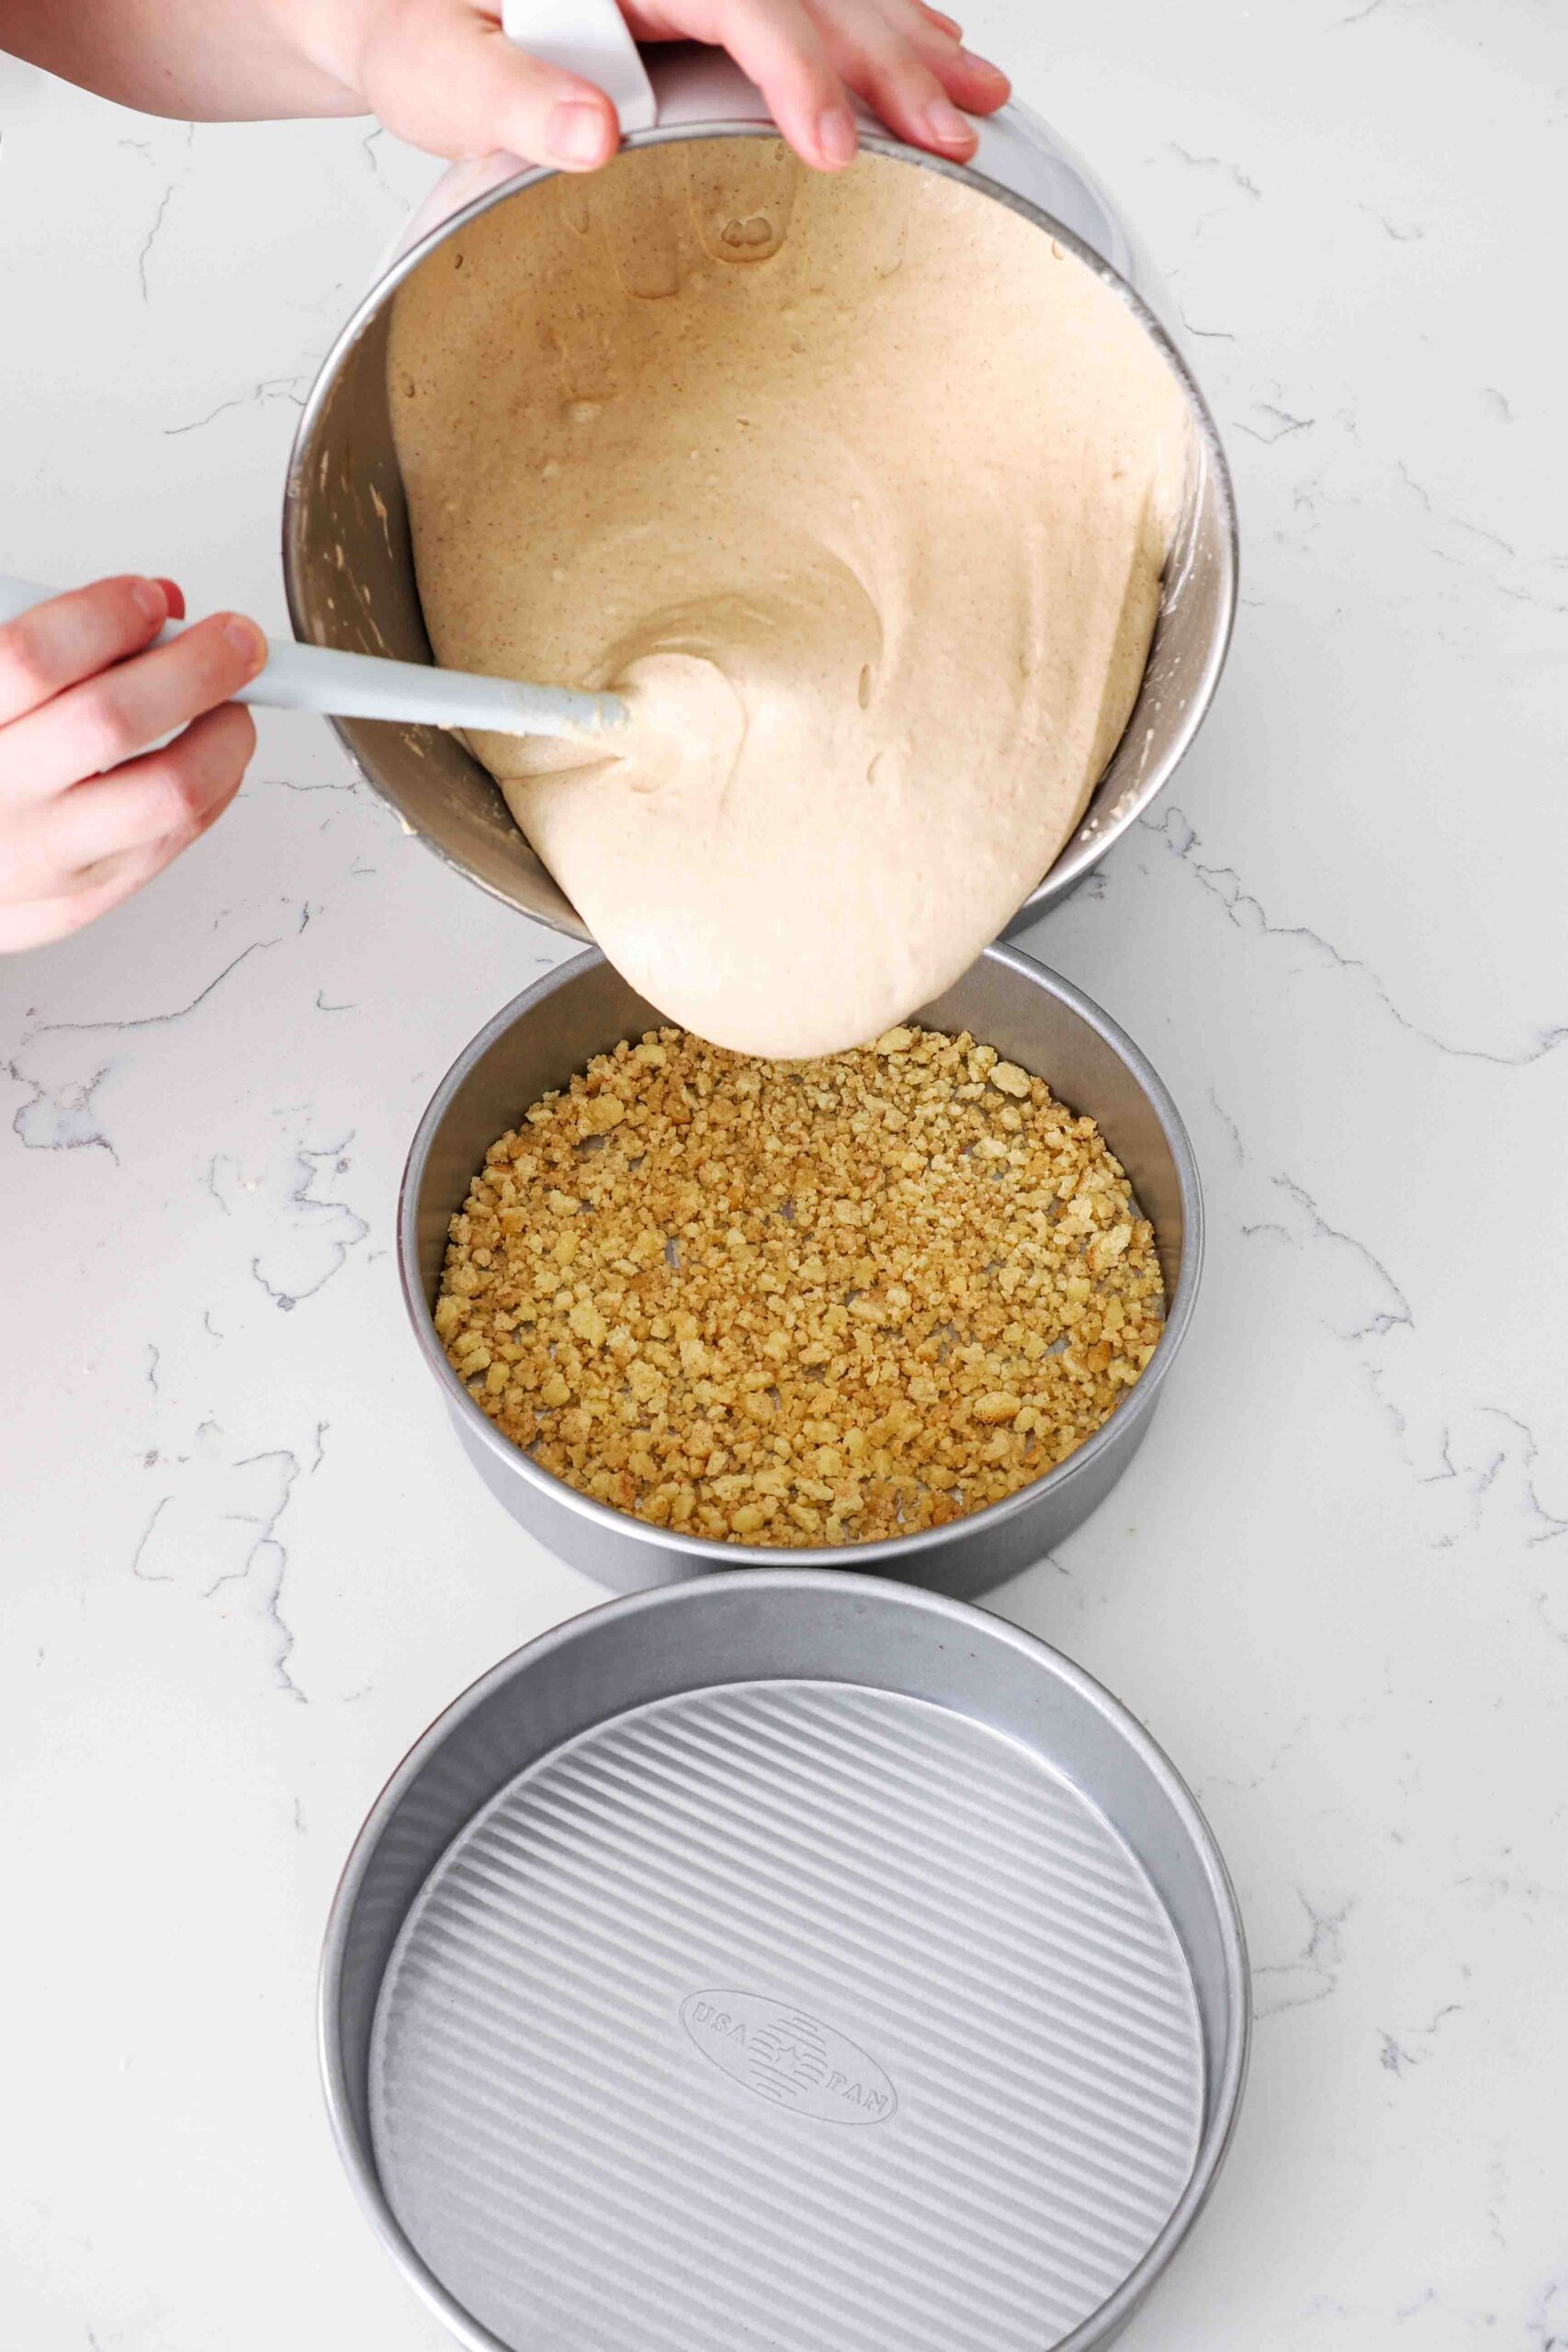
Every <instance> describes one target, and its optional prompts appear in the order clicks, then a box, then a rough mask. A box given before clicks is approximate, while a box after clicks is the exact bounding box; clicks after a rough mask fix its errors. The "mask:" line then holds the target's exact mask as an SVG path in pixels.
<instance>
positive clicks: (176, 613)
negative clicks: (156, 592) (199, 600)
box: [157, 572, 186, 621]
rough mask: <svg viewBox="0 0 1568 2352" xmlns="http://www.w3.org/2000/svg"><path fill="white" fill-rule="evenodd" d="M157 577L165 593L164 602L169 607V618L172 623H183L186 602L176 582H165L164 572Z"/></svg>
mask: <svg viewBox="0 0 1568 2352" xmlns="http://www.w3.org/2000/svg"><path fill="white" fill-rule="evenodd" d="M157 577H158V585H159V587H160V588H161V589H162V590H163V592H164V604H165V605H167V607H168V613H169V618H170V619H171V620H172V621H183V620H184V618H185V616H186V600H185V598H184V596H183V595H182V594H180V591H179V588H178V587H177V585H176V584H175V582H174V581H172V580H165V579H164V576H163V574H162V572H160V573H159V574H158V575H157Z"/></svg>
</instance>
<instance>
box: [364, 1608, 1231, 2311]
mask: <svg viewBox="0 0 1568 2352" xmlns="http://www.w3.org/2000/svg"><path fill="white" fill-rule="evenodd" d="M1248 2015H1249V2012H1248V1994H1247V1969H1246V1959H1245V1951H1244V1945H1243V1938H1242V1929H1241V1925H1240V1921H1239V1918H1238V1917H1237V1913H1236V1906H1235V1896H1234V1894H1233V1893H1232V1890H1231V1887H1230V1883H1229V1881H1228V1879H1227V1877H1226V1874H1225V1870H1224V1863H1223V1861H1222V1860H1221V1858H1220V1856H1219V1853H1218V1851H1217V1850H1216V1849H1215V1846H1214V1842H1213V1837H1212V1836H1211V1834H1210V1831H1209V1829H1208V1826H1207V1825H1206V1824H1205V1822H1204V1820H1203V1818H1202V1816H1201V1814H1200V1812H1199V1810H1198V1808H1197V1806H1196V1804H1194V1803H1193V1800H1192V1798H1191V1796H1190V1793H1189V1792H1188V1791H1187V1789H1186V1788H1185V1786H1184V1785H1183V1783H1182V1781H1180V1779H1179V1777H1178V1775H1177V1773H1176V1772H1175V1771H1174V1770H1173V1769H1172V1767H1171V1765H1170V1764H1169V1763H1168V1760H1167V1758H1165V1757H1164V1755H1162V1753H1161V1752H1160V1750H1159V1749H1158V1748H1157V1747H1156V1746H1155V1744H1154V1742H1153V1741H1152V1740H1151V1739H1150V1738H1149V1737H1148V1736H1147V1735H1146V1734H1145V1732H1144V1731H1143V1730H1142V1729H1141V1728H1140V1727H1139V1725H1138V1724H1136V1723H1135V1722H1134V1720H1133V1718H1132V1717H1131V1716H1130V1715H1129V1714H1128V1713H1126V1712H1125V1710H1124V1709H1123V1708H1122V1707H1121V1706H1120V1705H1118V1703H1117V1702H1115V1701H1114V1700H1113V1699H1111V1697H1110V1696H1109V1695H1108V1694H1107V1693H1106V1692H1105V1691H1103V1690H1101V1689H1100V1686H1099V1685H1098V1684H1097V1683H1095V1682H1094V1681H1092V1680H1091V1679H1089V1676H1088V1675H1086V1674H1084V1673H1083V1672H1081V1671H1080V1669H1079V1668H1077V1667H1075V1666H1073V1665H1071V1664H1069V1663H1068V1661H1067V1660H1066V1659H1065V1658H1063V1657H1059V1656H1057V1655H1056V1653H1055V1652H1054V1651H1052V1650H1050V1649H1047V1648H1046V1647H1045V1646H1044V1645H1043V1644H1041V1643H1039V1642H1037V1641H1035V1640H1033V1639H1032V1637H1031V1636H1029V1635H1027V1634H1021V1633H1020V1632H1018V1631H1016V1630H1015V1629H1014V1628H1013V1627H1011V1626H1010V1625H1006V1624H1004V1623H1001V1622H1000V1620H998V1619H997V1618H993V1617H989V1616H987V1615H985V1614H984V1613H982V1612H981V1611H977V1610H976V1609H973V1608H970V1607H968V1606H966V1605H964V1604H963V1603H961V1602H957V1601H953V1600H947V1599H944V1598H941V1597H938V1596H934V1595H931V1594H930V1593H924V1592H919V1591H916V1590H913V1589H910V1588H908V1587H907V1586H900V1585H895V1584H891V1583H888V1582H886V1581H884V1580H881V1579H877V1578H872V1577H854V1576H846V1575H839V1574H833V1575H827V1576H824V1575H821V1574H819V1573H818V1574H813V1573H811V1572H808V1571H801V1570H798V1569H776V1570H773V1571H771V1572H769V1573H766V1574H761V1575H755V1574H753V1575H730V1576H723V1577H712V1578H708V1579H705V1580H704V1581H702V1582H700V1583H696V1584H688V1585H684V1586H680V1587H675V1588H665V1589H655V1590H653V1591H650V1592H647V1593H643V1594H639V1595H637V1596H635V1597H633V1598H631V1599H627V1600H616V1601H613V1602H610V1603H608V1604H607V1605H605V1606H604V1607H603V1608H600V1609H598V1610H596V1611H592V1613H590V1614H589V1615H587V1616H585V1617H580V1618H578V1619H575V1620H574V1621H572V1622H571V1623H569V1624H567V1625H565V1626H564V1627H561V1628H560V1629H558V1631H556V1632H555V1633H552V1634H547V1635H546V1636H545V1637H544V1638H543V1639H542V1640H539V1641H536V1642H534V1643H532V1644H531V1645H529V1646H528V1647H527V1648H525V1649H523V1650H520V1651H519V1652H518V1653H517V1654H516V1655H515V1657H512V1658H509V1659H508V1660H506V1662H505V1663H504V1664H502V1665H501V1666H498V1667H497V1668H495V1669H494V1670H493V1671H492V1672H491V1673H490V1674H488V1675H487V1676H485V1677H484V1679H482V1680H481V1681H479V1682H477V1683H476V1684H475V1685H474V1686H473V1688H472V1689H471V1690H470V1691H468V1692H467V1693H466V1694H465V1696H464V1697H463V1698H461V1699H459V1700H458V1701H457V1704H456V1705H455V1706H453V1707H452V1708H451V1709H450V1710H449V1711H448V1712H447V1713H446V1714H445V1715H444V1716H442V1718H441V1719H440V1720H439V1722H437V1723H436V1724H434V1727H433V1728H432V1729H431V1730H430V1731H429V1732H427V1733H426V1734H425V1736H424V1737H423V1739H422V1740H421V1741H420V1743H419V1745H418V1746H417V1747H415V1748H414V1749H413V1751H412V1754H411V1755H410V1756H409V1757H408V1758H407V1759H406V1760H405V1762H404V1763H403V1764H402V1765H401V1767H400V1770H398V1771H397V1773H396V1774H395V1775H394V1777H393V1779H392V1780H391V1781H390V1782H389V1785H388V1787H387V1788H386V1790H385V1791H384V1792H383V1793H382V1795H381V1796H380V1798H379V1799H378V1803H377V1804H376V1807H375V1809H374V1811H373V1812H372V1814H371V1815H370V1818H369V1820H368V1822H367V1824H366V1826H365V1828H364V1830H363V1831H362V1832H361V1835H360V1838H359V1840H358V1843H357V1844H356V1846H355V1849H354V1853H353V1856H352V1858H351V1860H350V1861H349V1865H348V1869H347V1871H346V1872H345V1874H344V1880H343V1883H342V1885H341V1886H340V1888H339V1890H338V1894H337V1899H336V1902H335V1905H334V1906H333V1915H332V1920H331V1924H330V1928H329V1930H328V1936H327V1944H326V1954H325V1962H324V1967H323V1974H322V1985H321V2043H322V2059H323V2065H324V2070H325V2077H326V2085H327V2092H328V2098H329V2102H330V2106H331V2110H332V2117H333V2127H334V2130H335V2132H336V2135H337V2139H338V2143H339V2146H340V2149H341V2151H342V2154H343V2155H344V2160H345V2162H346V2164H347V2165H348V2168H349V2171H350V2173H351V2175H352V2176H353V2178H354V2182H355V2187H356V2188H357V2190H358V2193H359V2196H360V2198H361V2199H362V2201H363V2203H364V2205H365V2206H366V2208H367V2211H368V2212H369V2215H370V2217H371V2219H372V2221H373V2222H374V2224H375V2226H376V2228H377V2229H378V2232H379V2233H380V2235H381V2238H382V2240H383V2241H384V2243H385V2244H386V2245H387V2246H388V2247H389V2249H390V2251H391V2252H392V2254H393V2255H394V2256H395V2258H396V2259H397V2261H398V2262H399V2264H400V2266H401V2267H402V2269H403V2270H404V2271H405V2273H406V2274H407V2276H408V2278H410V2279H411V2280H412V2283H413V2285H414V2286H415V2287H416V2288H417V2289H418V2290H419V2291H420V2293H421V2294H422V2295H423V2298H424V2300H425V2301H426V2302H427V2303H428V2304H429V2305H430V2306H431V2308H432V2309H433V2310H434V2312H436V2313H437V2314H438V2315H439V2317H440V2318H441V2319H442V2320H444V2321H445V2323H446V2325H447V2327H448V2328H449V2329H450V2330H451V2332H452V2334H453V2335H455V2336H456V2337H457V2340H458V2341H459V2343H461V2344H463V2345H466V2346H469V2347H471V2352H632V2348H633V2347H634V2346H635V2347H636V2352H738V2347H742V2346H759V2347H761V2346H767V2347H768V2352H827V2347H832V2352H840V2347H843V2352H1047V2347H1050V2346H1062V2347H1071V2352H1089V2347H1090V2346H1101V2345H1105V2344H1108V2343H1110V2342H1111V2339H1112V2338H1113V2337H1114V2336H1115V2335H1117V2334H1118V2333H1119V2332H1120V2330H1121V2329H1122V2326H1123V2325H1124V2324H1125V2323H1126V2321H1127V2319H1128V2318H1129V2316H1130V2315H1131V2313H1132V2312H1133V2311H1134V2309H1135V2308H1136V2307H1137V2305H1138V2304H1139V2303H1140V2302H1141V2301H1142V2300H1143V2298H1144V2297H1145V2295H1146V2293H1147V2292H1148V2290H1149V2289H1150V2288H1151V2287H1152V2286H1153V2284H1154V2282H1155V2280H1156V2278H1157V2277H1158V2276H1159V2274H1160V2272H1161V2271H1162V2270H1163V2269H1164V2268H1165V2267H1166V2265H1167V2264H1168V2262H1169V2260H1170V2259H1171V2256H1173V2254H1174V2253H1175V2252H1176V2249H1177V2247H1178V2246H1179V2245H1180V2243H1181V2241H1182V2239H1183V2238H1184V2237H1185V2236H1186V2235H1187V2233H1188V2231H1189V2230H1190V2227H1191V2225H1192V2222H1193V2220H1194V2218H1195V2216H1196V2215H1197V2213H1198V2211H1199V2210H1200V2208H1201V2205H1202V2204H1203V2201H1204V2199H1206V2197H1207V2196H1208V2194H1209V2191H1210V2189H1211V2188H1213V2182H1214V2177H1215V2174H1216V2172H1217V2170H1218V2168H1219V2165H1220V2163H1221V2160H1222V2158H1223V2156H1224V2152H1225V2147H1226V2144H1227V2142H1228V2140H1229V2138H1230V2134H1231V2130H1232V2126H1233V2124H1234V2121H1235V2113H1236V2108H1237V2103H1238V2100H1239V2098H1240V2093H1241V2086H1242V2079H1243V2075H1244V2071H1245V2064H1246V2056H1247V2034H1248Z"/></svg>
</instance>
